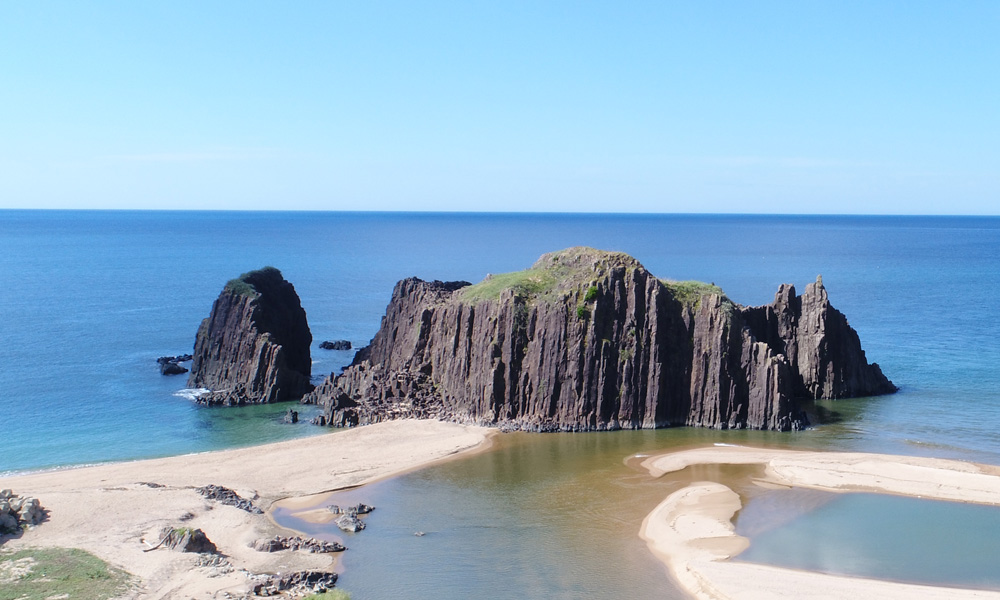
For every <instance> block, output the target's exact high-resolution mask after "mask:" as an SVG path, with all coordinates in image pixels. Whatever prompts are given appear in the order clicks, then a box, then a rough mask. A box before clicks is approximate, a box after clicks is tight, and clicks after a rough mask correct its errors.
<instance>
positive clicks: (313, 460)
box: [0, 420, 491, 599]
mask: <svg viewBox="0 0 1000 600" xmlns="http://www.w3.org/2000/svg"><path fill="white" fill-rule="evenodd" d="M490 435H491V430H489V429H486V428H479V427H471V426H464V425H456V424H452V423H442V422H437V421H416V420H407V421H392V422H387V423H381V424H378V425H371V426H367V427H362V428H357V429H351V430H347V431H342V432H331V433H328V434H323V435H318V436H315V437H310V438H304V439H299V440H293V441H288V442H280V443H275V444H268V445H263V446H254V447H250V448H242V449H236V450H225V451H219V452H209V453H203V454H193V455H186V456H177V457H171V458H162V459H153V460H142V461H135V462H126V463H114V464H107V465H99V466H92V467H83V468H77V469H66V470H59V471H50V472H42V473H33V474H27V475H18V476H12V477H6V478H0V488H10V489H12V490H13V492H14V493H15V494H18V495H20V496H33V497H36V498H38V499H39V500H40V501H41V504H42V506H43V507H44V508H45V509H46V510H48V519H47V520H46V521H45V522H43V523H42V524H40V525H38V526H37V527H35V528H32V529H30V530H28V531H26V532H25V533H24V534H23V535H22V536H21V537H19V538H5V541H4V543H3V546H2V547H3V548H5V549H19V548H25V547H67V548H80V549H83V550H87V551H89V552H92V553H93V554H95V555H97V556H99V557H100V558H102V559H104V560H105V561H107V562H109V563H111V564H113V565H115V566H118V567H120V568H122V569H125V570H126V571H128V572H129V573H131V574H132V575H134V576H136V577H137V578H138V579H139V582H138V585H137V587H136V588H135V589H134V590H133V591H132V592H131V593H130V596H129V597H132V598H150V599H157V598H198V599H200V598H221V597H225V595H226V594H227V593H228V594H233V595H240V594H242V593H243V592H245V591H246V590H247V589H248V586H249V580H248V578H247V576H246V574H245V573H243V572H241V570H246V571H250V572H253V573H275V572H288V571H296V570H303V569H330V568H331V567H332V566H333V561H334V560H335V557H336V555H322V554H306V553H303V552H291V551H282V552H276V553H273V554H269V553H263V552H257V551H255V550H253V549H252V548H250V547H249V546H248V544H250V543H251V542H252V541H254V540H257V539H261V538H269V537H273V536H274V535H276V534H279V533H280V534H284V535H288V534H290V533H291V532H289V531H287V530H284V529H282V528H279V527H278V526H277V525H275V524H274V523H273V522H272V521H271V520H270V519H269V518H268V517H267V515H266V514H265V515H252V514H250V513H248V512H245V511H243V510H240V509H238V508H235V507H232V506H225V505H221V504H219V503H217V502H214V501H209V500H206V499H205V498H203V497H202V496H201V495H199V494H198V493H196V492H195V489H194V488H196V487H200V486H205V485H209V484H215V485H221V486H225V487H228V488H231V489H233V490H235V491H236V492H237V493H239V494H240V495H241V496H243V497H246V498H250V499H253V502H254V503H255V504H256V505H258V506H259V507H261V508H262V509H263V510H265V511H267V510H268V509H269V508H270V507H271V506H272V505H273V504H274V503H275V502H277V501H279V500H286V501H287V500H289V499H295V498H301V497H307V496H314V495H316V494H321V493H324V492H329V491H333V490H337V489H343V488H347V487H351V486H356V485H361V484H364V483H368V482H371V481H374V480H377V479H380V478H384V477H388V476H391V475H395V474H399V473H402V472H404V471H407V470H411V469H414V468H417V467H420V466H424V465H427V464H429V463H432V462H434V461H438V460H442V459H446V458H448V457H452V456H455V455H456V454H458V453H460V452H465V451H470V450H472V449H475V448H482V447H484V446H485V445H486V444H487V442H488V439H489V436H490ZM149 484H154V485H149ZM168 525H169V526H173V527H179V526H182V525H183V526H184V527H191V528H200V529H202V530H203V531H204V532H205V533H206V534H207V536H208V538H209V539H210V540H211V541H212V542H214V543H215V544H216V546H217V547H218V548H219V551H220V552H221V553H223V554H224V555H226V556H227V557H228V558H229V560H230V562H231V563H232V565H233V567H234V570H233V571H232V572H230V573H227V574H219V573H218V571H217V570H213V569H211V568H207V567H196V566H195V561H196V558H197V557H196V555H192V554H186V553H180V552H174V551H170V550H166V549H157V550H153V551H149V552H144V550H147V549H148V548H149V546H150V545H153V544H155V543H156V542H157V541H159V538H158V533H159V531H160V530H161V528H163V527H164V526H168ZM348 551H349V550H348ZM332 557H333V558H332Z"/></svg>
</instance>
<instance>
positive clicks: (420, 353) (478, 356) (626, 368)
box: [303, 248, 896, 431]
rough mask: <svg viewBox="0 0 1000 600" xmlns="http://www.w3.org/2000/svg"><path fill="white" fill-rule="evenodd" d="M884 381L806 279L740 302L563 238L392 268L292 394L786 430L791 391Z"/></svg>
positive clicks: (336, 417) (854, 389)
mask: <svg viewBox="0 0 1000 600" xmlns="http://www.w3.org/2000/svg"><path fill="white" fill-rule="evenodd" d="M895 389H896V388H895V386H893V384H892V383H891V382H890V381H889V380H888V379H887V378H886V377H885V376H884V375H883V374H882V371H881V369H879V367H878V365H876V364H869V363H868V362H867V359H866V357H865V353H864V351H863V350H862V349H861V344H860V341H859V339H858V335H857V333H856V332H855V331H854V330H853V329H851V327H850V325H849V324H848V323H847V319H846V318H845V317H844V316H843V315H842V314H841V313H840V312H839V311H837V310H836V309H834V308H833V307H832V306H831V305H830V303H829V300H828V297H827V293H826V290H825V288H824V287H823V284H822V281H821V280H817V282H816V283H814V284H810V285H808V286H806V291H805V293H804V294H803V295H802V296H797V295H796V294H795V289H794V287H792V286H790V285H783V286H781V287H780V288H779V290H778V294H777V296H776V298H775V301H774V303H772V304H770V305H766V306H761V307H744V306H741V305H739V304H736V303H734V302H732V301H731V300H730V299H729V298H728V297H726V296H725V294H724V293H723V292H722V290H720V289H719V288H718V287H716V286H714V285H712V284H704V283H698V282H671V281H663V280H659V279H657V278H656V277H654V276H653V275H652V274H650V273H649V272H648V271H646V269H645V268H644V267H643V266H642V265H641V264H639V262H638V261H636V260H635V259H633V258H632V257H630V256H628V255H625V254H622V253H616V252H603V251H599V250H594V249H591V248H571V249H568V250H564V251H561V252H555V253H551V254H546V255H544V256H542V257H541V258H540V259H539V260H538V261H537V262H536V263H535V265H534V266H532V267H531V268H530V269H528V270H526V271H521V272H518V273H508V274H504V275H494V276H491V277H489V278H487V279H486V280H485V281H483V282H481V283H479V284H476V285H470V284H468V283H467V282H440V281H432V282H427V281H423V280H420V279H416V278H411V279H405V280H403V281H400V282H399V283H398V284H397V285H396V288H395V290H394V291H393V295H392V300H391V301H390V303H389V306H388V307H387V309H386V314H385V317H384V318H383V320H382V326H381V327H380V329H379V331H378V333H377V334H376V335H375V337H374V339H372V341H371V343H370V344H369V345H368V346H366V347H365V348H362V349H361V350H359V351H358V353H357V355H356V356H355V358H354V362H353V363H352V364H351V366H350V367H348V368H347V369H345V370H344V372H343V373H342V374H341V375H331V376H330V377H329V378H327V379H326V380H325V381H324V382H323V383H322V384H321V385H320V386H318V387H317V388H316V390H314V391H313V392H312V393H310V394H308V395H307V396H306V397H304V398H303V402H311V403H317V404H319V405H321V406H322V407H323V414H322V416H321V417H319V418H318V419H317V421H318V422H321V423H324V424H328V425H333V426H352V425H359V424H366V423H375V422H379V421H384V420H389V419H397V418H411V417H417V418H434V419H444V420H451V421H458V422H470V423H477V424H483V425H491V426H498V427H500V428H502V429H506V430H515V429H516V430H527V431H589V430H614V429H620V428H629V429H638V428H655V427H667V426H673V425H693V426H702V427H715V428H721V429H727V428H752V429H776V430H790V429H799V428H802V427H804V426H806V425H807V420H806V417H805V414H804V413H803V411H802V410H801V408H800V405H799V400H800V399H801V398H841V397H847V396H863V395H873V394H882V393H889V392H892V391H895Z"/></svg>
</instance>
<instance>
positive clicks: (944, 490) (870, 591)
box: [639, 446, 1000, 600]
mask: <svg viewBox="0 0 1000 600" xmlns="http://www.w3.org/2000/svg"><path fill="white" fill-rule="evenodd" d="M723 464H739V465H761V466H763V467H764V475H763V476H762V477H761V478H759V479H755V480H754V483H755V484H759V485H765V486H783V487H802V488H809V489H816V490H823V491H828V492H874V493H882V494H895V495H901V496H910V497H918V498H930V499H937V500H947V501H953V502H971V503H977V504H988V505H995V506H1000V468H998V467H996V466H992V465H980V464H975V463H967V462H960V461H954V460H946V459H937V458H918V457H912V456H894V455H883V454H865V453H854V452H850V453H849V452H810V451H801V450H778V449H774V450H765V449H758V448H751V447H743V446H713V447H707V448H696V449H690V450H681V451H678V452H672V453H666V454H660V455H655V456H652V457H649V458H646V459H645V460H643V461H642V466H643V467H644V468H646V469H647V470H648V471H649V473H650V475H652V476H653V477H661V476H663V475H666V474H668V473H673V472H676V471H680V470H682V469H685V468H687V467H690V466H694V465H723ZM741 508H742V503H741V501H740V497H739V495H738V494H736V492H734V491H733V490H732V489H730V488H729V487H727V486H725V485H723V484H721V483H715V482H709V481H704V482H695V483H691V484H689V485H687V486H685V487H683V488H681V489H680V490H677V491H675V492H673V493H672V494H670V495H669V496H668V497H667V498H666V499H665V500H663V502H661V503H660V504H659V505H658V506H657V507H656V508H655V509H654V510H653V511H652V512H651V513H649V515H648V516H647V517H646V518H645V519H644V520H643V523H642V527H641V528H640V532H639V536H640V537H641V538H642V539H643V540H645V541H646V543H647V544H648V546H649V549H650V551H651V552H652V553H653V554H654V555H655V556H656V557H657V558H659V559H660V561H661V562H663V563H664V564H665V565H666V567H667V570H668V571H669V573H670V574H671V576H672V577H673V578H674V580H675V581H677V582H678V583H679V584H680V585H681V586H682V587H683V588H684V589H685V590H686V591H687V592H688V593H690V594H691V595H692V596H693V597H695V598H698V599H701V600H724V599H733V600H736V599H743V598H747V599H749V598H753V599H757V600H765V599H783V598H844V599H851V600H853V599H854V598H859V597H860V598H863V597H879V598H887V599H890V600H893V599H902V598H914V597H920V598H931V599H939V600H952V599H954V600H964V599H966V598H980V599H989V600H1000V591H992V590H979V589H967V588H951V587H938V586H930V585H923V584H913V583H905V582H895V581H887V580H878V579H866V578H860V577H848V576H842V575H831V574H827V573H821V572H814V571H802V570H797V569H788V568H783V567H776V566H770V565H761V564H755V563H741V562H733V561H731V560H729V559H731V558H733V557H734V556H736V555H738V554H739V553H740V552H742V551H743V550H744V549H746V547H747V546H748V545H749V543H750V540H748V539H747V538H744V537H742V536H738V535H736V533H735V532H734V527H733V523H732V518H733V516H734V515H735V514H736V512H737V511H739V510H740V509H741Z"/></svg>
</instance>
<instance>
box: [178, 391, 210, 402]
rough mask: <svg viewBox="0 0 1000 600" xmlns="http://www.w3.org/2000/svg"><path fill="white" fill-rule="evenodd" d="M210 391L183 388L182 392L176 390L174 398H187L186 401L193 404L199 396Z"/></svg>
mask: <svg viewBox="0 0 1000 600" xmlns="http://www.w3.org/2000/svg"><path fill="white" fill-rule="evenodd" d="M211 391H212V390H210V389H208V388H184V389H183V390H177V391H176V392H174V396H177V397H178V398H187V399H188V400H190V401H192V402H194V401H195V400H197V399H198V398H200V397H201V396H204V395H205V394H208V393H209V392H211Z"/></svg>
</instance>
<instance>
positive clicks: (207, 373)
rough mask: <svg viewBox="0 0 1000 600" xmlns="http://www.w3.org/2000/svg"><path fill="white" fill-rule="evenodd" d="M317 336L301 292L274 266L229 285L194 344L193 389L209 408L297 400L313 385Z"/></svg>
mask: <svg viewBox="0 0 1000 600" xmlns="http://www.w3.org/2000/svg"><path fill="white" fill-rule="evenodd" d="M311 344H312V334H311V333H309V325H308V324H307V323H306V313H305V311H304V310H302V305H301V303H300V302H299V297H298V294H296V293H295V288H294V287H293V286H292V284H291V283H288V282H287V281H285V279H284V277H282V276H281V272H280V271H278V269H275V268H274V267H265V268H263V269H260V270H258V271H251V272H249V273H244V274H243V275H241V276H240V277H239V278H238V279H233V280H231V281H230V282H229V283H227V284H226V286H225V288H224V289H223V290H222V293H221V294H219V297H218V298H217V299H216V300H215V303H214V304H213V305H212V313H211V314H210V315H209V317H208V318H207V319H205V320H204V321H202V323H201V327H200V328H199V329H198V335H197V338H196V340H195V346H194V358H193V363H192V365H191V376H190V377H189V378H188V387H190V388H208V389H209V390H212V391H211V393H208V394H203V395H200V396H198V398H197V402H199V403H201V404H207V405H225V406H235V405H242V404H263V403H268V402H281V401H287V400H298V399H299V398H301V397H302V395H303V394H305V393H306V392H308V391H310V390H311V389H312V385H311V384H310V383H309V377H310V375H311V369H312V361H311V359H310V354H309V346H310V345H311Z"/></svg>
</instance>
